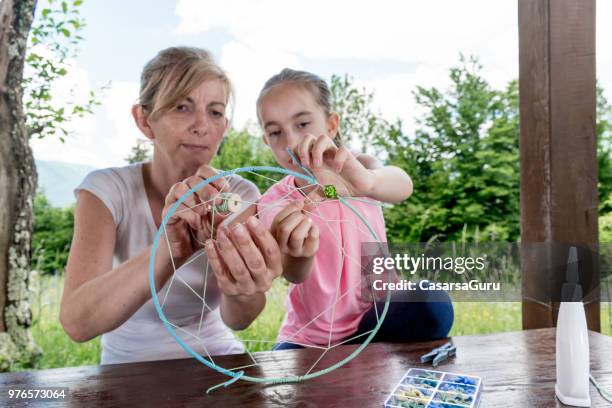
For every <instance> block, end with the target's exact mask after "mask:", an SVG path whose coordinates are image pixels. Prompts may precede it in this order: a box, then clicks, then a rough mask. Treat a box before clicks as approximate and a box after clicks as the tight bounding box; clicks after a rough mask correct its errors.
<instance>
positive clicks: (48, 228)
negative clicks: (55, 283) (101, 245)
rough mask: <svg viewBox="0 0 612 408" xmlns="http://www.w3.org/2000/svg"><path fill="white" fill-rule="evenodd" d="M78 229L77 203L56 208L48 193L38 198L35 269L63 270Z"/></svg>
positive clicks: (46, 270) (34, 240) (35, 214)
mask: <svg viewBox="0 0 612 408" xmlns="http://www.w3.org/2000/svg"><path fill="white" fill-rule="evenodd" d="M73 228H74V206H71V207H68V208H57V207H53V206H52V205H51V203H49V200H47V198H46V197H45V195H44V193H42V192H38V193H37V194H36V197H35V199H34V233H33V235H32V248H33V249H34V255H33V257H32V263H33V265H32V268H33V269H36V270H39V271H41V273H43V274H56V273H61V272H63V270H64V268H65V266H66V262H67V260H68V251H69V250H70V243H71V241H72V232H73Z"/></svg>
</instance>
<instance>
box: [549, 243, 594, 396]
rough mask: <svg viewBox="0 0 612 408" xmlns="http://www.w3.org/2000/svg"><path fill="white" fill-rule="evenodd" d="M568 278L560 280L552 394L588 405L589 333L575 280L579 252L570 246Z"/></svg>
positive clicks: (578, 285)
mask: <svg viewBox="0 0 612 408" xmlns="http://www.w3.org/2000/svg"><path fill="white" fill-rule="evenodd" d="M567 264H568V265H567V276H566V279H567V282H566V283H564V284H563V289H562V297H561V300H562V302H561V307H560V309H559V317H558V319H557V383H556V384H555V394H556V395H557V398H559V400H560V401H561V402H562V403H564V404H565V405H571V406H575V407H590V406H591V397H590V395H589V333H588V331H587V324H586V315H585V312H584V305H583V304H582V287H581V286H580V284H579V283H578V252H577V251H576V248H575V247H571V248H570V252H569V257H568V261H567Z"/></svg>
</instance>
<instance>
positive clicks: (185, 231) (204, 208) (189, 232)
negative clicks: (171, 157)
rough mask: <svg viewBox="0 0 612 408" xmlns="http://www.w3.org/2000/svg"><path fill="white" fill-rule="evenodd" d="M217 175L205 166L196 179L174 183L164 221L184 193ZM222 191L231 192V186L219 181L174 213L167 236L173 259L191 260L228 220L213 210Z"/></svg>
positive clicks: (187, 200) (183, 204) (199, 191)
mask: <svg viewBox="0 0 612 408" xmlns="http://www.w3.org/2000/svg"><path fill="white" fill-rule="evenodd" d="M214 174H216V173H215V172H214V170H212V169H211V168H210V167H208V166H202V167H200V169H198V172H197V173H196V175H195V176H191V177H188V178H186V179H185V180H183V181H180V182H178V183H176V184H174V185H173V186H172V187H171V188H170V191H169V192H168V195H167V196H166V199H165V204H164V208H163V210H162V219H163V218H164V217H165V216H166V214H167V213H168V211H170V208H172V206H174V204H175V203H176V202H177V201H178V200H179V199H180V198H181V197H182V196H183V195H184V194H186V193H187V192H188V191H189V190H191V189H192V188H193V187H194V186H196V185H197V184H198V183H200V182H202V180H204V179H206V178H208V177H211V176H213V175H214ZM222 191H229V187H228V184H227V182H226V180H225V179H223V178H220V179H217V180H215V181H214V182H212V183H209V184H207V185H205V186H204V187H202V188H201V189H199V190H198V191H196V192H194V193H192V194H190V195H189V196H188V197H187V199H185V200H184V201H183V202H182V203H181V205H180V206H179V207H178V208H177V209H176V210H175V211H174V212H173V213H172V216H171V217H170V218H169V219H168V222H167V223H166V226H165V228H166V231H165V235H166V237H167V240H168V244H169V246H170V250H171V255H172V256H173V257H176V258H188V257H190V256H191V255H192V254H193V253H194V252H196V251H197V250H198V249H200V248H201V247H202V245H203V243H204V242H205V241H206V240H207V239H209V238H211V236H212V235H213V234H212V232H213V231H215V230H216V228H215V227H216V226H218V225H219V224H220V223H221V222H222V221H223V220H224V219H225V218H227V216H224V215H221V214H219V213H217V212H214V211H213V210H212V206H213V205H215V204H219V202H220V201H221V199H220V198H216V197H217V196H218V195H219V193H220V192H222Z"/></svg>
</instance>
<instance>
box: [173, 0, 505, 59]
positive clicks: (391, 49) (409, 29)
mask: <svg viewBox="0 0 612 408" xmlns="http://www.w3.org/2000/svg"><path fill="white" fill-rule="evenodd" d="M288 4H289V3H287V2H281V1H274V0H260V1H248V2H245V1H238V0H229V1H224V2H215V3H210V2H201V1H198V0H179V1H178V3H177V7H176V14H177V15H178V16H179V18H180V22H179V24H178V26H177V28H176V33H178V34H198V33H204V32H207V31H209V30H211V29H214V28H222V29H224V30H227V31H229V33H230V34H231V35H233V36H234V37H235V38H236V39H237V40H238V41H240V42H243V43H245V44H250V45H253V44H256V45H258V46H267V47H271V48H275V49H278V50H281V51H284V52H290V53H295V54H301V55H304V56H306V57H309V58H356V57H359V58H364V59H370V60H376V59H382V58H387V59H390V58H392V59H401V60H408V61H414V60H426V61H433V62H436V61H444V60H445V59H446V58H448V55H449V54H450V55H456V54H457V52H458V51H460V50H463V51H465V52H476V53H478V51H480V50H482V49H483V46H484V47H486V44H487V39H488V38H489V37H490V35H491V33H492V32H495V31H497V30H501V31H505V30H504V26H515V25H516V21H517V20H516V18H514V17H515V16H516V7H517V6H516V1H514V0H506V1H495V2H491V1H487V0H477V1H470V2H450V1H440V0H438V1H428V2H418V3H416V2H398V1H394V0H379V1H377V2H376V3H372V2H371V1H351V2H343V1H334V2H330V1H326V0H313V1H310V2H308V3H307V4H306V3H302V4H292V5H291V6H289V5H288Z"/></svg>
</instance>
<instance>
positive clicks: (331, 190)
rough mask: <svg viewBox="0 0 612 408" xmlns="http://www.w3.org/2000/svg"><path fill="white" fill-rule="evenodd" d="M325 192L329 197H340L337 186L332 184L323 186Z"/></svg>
mask: <svg viewBox="0 0 612 408" xmlns="http://www.w3.org/2000/svg"><path fill="white" fill-rule="evenodd" d="M323 194H325V197H327V198H338V192H337V191H336V187H335V186H333V185H331V184H328V185H326V186H325V187H323Z"/></svg>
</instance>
